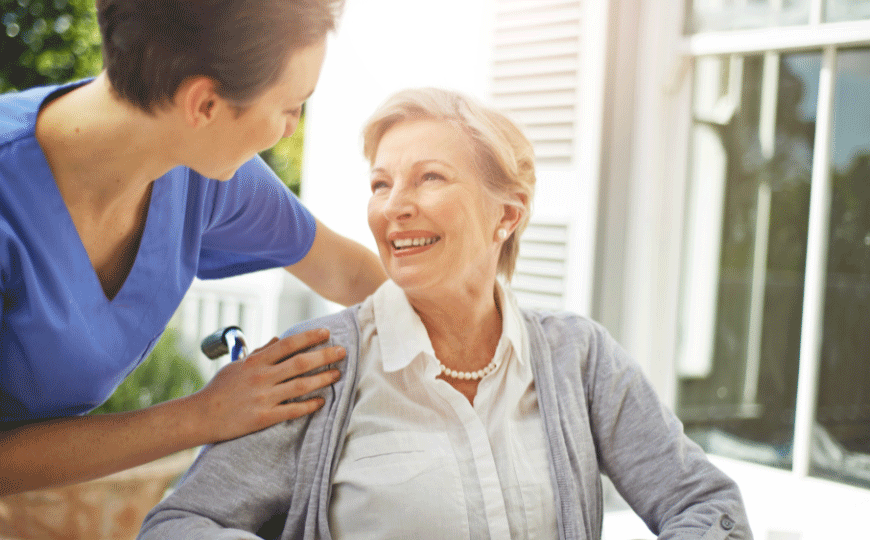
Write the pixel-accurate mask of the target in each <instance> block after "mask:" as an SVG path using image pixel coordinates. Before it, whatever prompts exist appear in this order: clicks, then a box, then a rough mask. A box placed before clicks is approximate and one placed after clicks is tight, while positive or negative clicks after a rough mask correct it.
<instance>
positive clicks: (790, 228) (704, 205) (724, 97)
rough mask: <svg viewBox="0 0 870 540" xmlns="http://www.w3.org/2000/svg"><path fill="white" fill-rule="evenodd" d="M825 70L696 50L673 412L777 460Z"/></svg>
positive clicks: (790, 396) (808, 56)
mask: <svg viewBox="0 0 870 540" xmlns="http://www.w3.org/2000/svg"><path fill="white" fill-rule="evenodd" d="M820 69H821V54H820V53H815V52H813V53H799V54H787V55H786V54H782V55H780V54H776V53H768V54H766V55H756V56H746V57H717V58H699V59H697V60H696V69H695V82H694V94H695V95H694V105H693V115H694V121H693V127H692V129H693V137H692V148H691V151H690V156H691V157H690V160H691V163H690V167H689V174H690V178H689V180H690V186H691V187H690V190H691V192H690V193H689V201H690V209H689V214H688V215H689V223H688V231H687V235H688V238H687V261H686V266H685V267H686V270H685V275H684V283H685V289H684V296H683V299H682V301H681V306H682V316H681V335H680V340H681V343H680V350H681V355H680V360H679V363H678V376H679V380H678V400H677V408H678V413H679V415H680V417H681V418H682V420H683V422H684V424H685V426H686V431H687V432H688V433H689V435H690V436H691V437H692V438H694V439H695V440H696V441H697V442H699V443H700V444H701V445H702V446H703V447H704V448H705V450H707V451H708V452H711V453H716V454H720V455H726V456H730V457H734V458H737V459H745V460H749V461H754V462H758V463H763V464H767V465H772V466H777V467H783V468H788V467H790V465H791V459H792V458H791V454H792V442H793V438H794V420H795V403H796V395H797V378H798V377H797V374H798V360H799V350H800V334H801V313H802V304H803V287H804V271H805V267H806V247H807V231H808V229H807V226H808V219H809V194H810V178H811V171H812V156H813V138H814V133H815V114H816V101H817V99H818V98H817V94H818V80H819V72H820ZM865 95H867V94H865ZM711 246H712V247H711ZM707 298H709V300H706V299H707ZM699 299H700V300H699ZM857 358H864V359H866V358H867V355H866V354H864V355H863V356H860V357H855V358H853V360H855V361H857Z"/></svg>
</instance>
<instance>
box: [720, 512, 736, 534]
mask: <svg viewBox="0 0 870 540" xmlns="http://www.w3.org/2000/svg"><path fill="white" fill-rule="evenodd" d="M719 525H721V526H722V528H723V529H725V530H726V531H730V530H731V529H733V528H734V520H733V519H731V518H730V517H728V516H722V519H720V520H719Z"/></svg>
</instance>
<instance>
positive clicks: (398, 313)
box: [330, 281, 557, 540]
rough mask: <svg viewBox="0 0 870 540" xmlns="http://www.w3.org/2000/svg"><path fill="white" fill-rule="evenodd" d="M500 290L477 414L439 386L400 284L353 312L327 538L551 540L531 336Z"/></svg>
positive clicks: (551, 503)
mask: <svg viewBox="0 0 870 540" xmlns="http://www.w3.org/2000/svg"><path fill="white" fill-rule="evenodd" d="M498 291H499V295H500V299H501V306H502V318H503V323H502V336H501V339H500V340H499V343H498V347H497V349H496V352H495V355H496V357H499V356H500V357H501V358H502V361H501V364H500V366H499V368H498V369H497V370H495V371H493V372H492V373H490V374H489V375H487V376H486V377H484V378H483V379H482V380H481V382H480V384H479V385H478V390H477V395H476V396H475V399H474V405H472V404H471V403H469V401H468V399H466V398H465V396H463V395H462V394H461V393H459V392H458V391H457V390H456V389H454V388H453V387H452V386H450V384H449V383H447V382H446V381H442V380H440V379H436V376H437V375H438V374H439V368H438V363H437V361H436V360H435V356H434V351H433V349H432V344H431V342H430V341H429V336H428V334H427V333H426V329H425V327H424V326H423V323H422V322H421V321H420V318H419V317H418V316H417V314H416V313H415V312H414V310H413V309H412V308H411V305H410V304H409V303H408V301H407V299H406V297H405V294H404V292H402V290H401V289H400V288H399V287H398V286H397V285H395V284H394V283H393V282H391V281H387V282H386V283H385V284H384V285H382V286H381V287H380V289H378V291H377V292H376V293H375V294H374V295H372V296H371V297H370V298H368V299H367V300H366V301H365V303H364V304H363V305H362V307H361V309H360V310H359V315H358V317H359V323H360V328H361V336H360V337H361V354H360V367H359V370H360V378H359V382H358V388H357V400H356V404H355V406H354V409H353V412H352V414H351V417H350V424H349V427H348V431H347V439H346V441H345V446H344V449H343V451H342V455H341V459H340V460H339V463H338V467H337V470H336V472H335V476H334V478H333V493H332V503H331V506H330V528H331V530H332V532H333V535H334V537H335V538H339V539H340V538H353V539H379V540H381V539H388V538H427V539H438V538H444V539H451V540H454V539H462V538H468V539H472V538H473V539H475V540H476V539H482V538H491V539H493V540H500V539H504V538H522V539H526V538H528V539H536V538H540V539H544V538H546V539H553V538H556V537H557V533H556V514H555V495H554V493H553V488H552V485H551V482H550V473H549V470H550V465H549V458H548V455H547V445H546V441H545V434H544V430H543V423H542V421H541V415H540V411H539V409H538V398H537V395H536V393H535V384H534V380H533V376H532V369H531V366H530V364H529V352H528V350H529V349H528V337H527V336H526V330H525V325H524V324H523V322H522V319H521V315H520V312H519V309H518V308H517V306H516V301H515V299H514V297H513V295H512V294H511V293H510V291H508V290H507V289H506V288H503V287H501V286H500V285H499V286H498Z"/></svg>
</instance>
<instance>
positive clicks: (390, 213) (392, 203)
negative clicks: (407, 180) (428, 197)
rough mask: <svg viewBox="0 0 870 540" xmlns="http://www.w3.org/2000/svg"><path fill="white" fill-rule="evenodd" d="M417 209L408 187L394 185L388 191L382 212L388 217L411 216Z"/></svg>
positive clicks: (400, 217)
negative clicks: (388, 194)
mask: <svg viewBox="0 0 870 540" xmlns="http://www.w3.org/2000/svg"><path fill="white" fill-rule="evenodd" d="M416 210H417V205H416V202H415V200H414V194H413V192H412V190H411V189H410V188H409V187H406V186H402V185H398V183H397V185H395V186H394V187H393V189H392V190H391V191H390V196H389V198H388V199H387V204H386V206H385V207H384V214H385V215H386V216H387V217H388V218H390V219H402V218H407V217H411V216H413V215H414V213H415V212H416Z"/></svg>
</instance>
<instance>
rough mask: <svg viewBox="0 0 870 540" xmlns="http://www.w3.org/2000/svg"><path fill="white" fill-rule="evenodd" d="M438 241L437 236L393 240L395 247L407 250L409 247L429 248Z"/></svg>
mask: <svg viewBox="0 0 870 540" xmlns="http://www.w3.org/2000/svg"><path fill="white" fill-rule="evenodd" d="M437 240H438V237H437V236H432V237H430V238H403V239H401V240H393V247H394V248H396V249H405V248H409V247H418V246H428V245H429V244H432V243H434V242H435V241H437Z"/></svg>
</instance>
